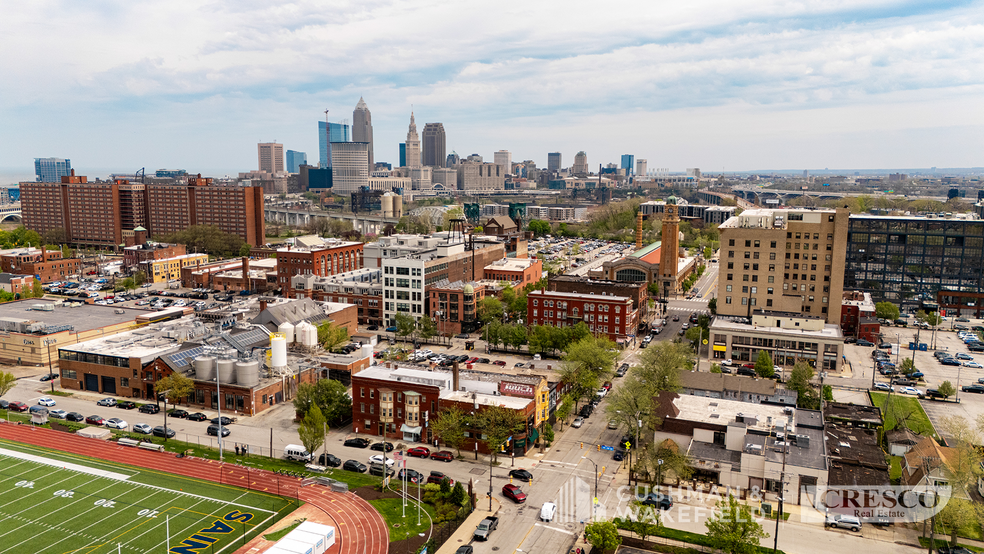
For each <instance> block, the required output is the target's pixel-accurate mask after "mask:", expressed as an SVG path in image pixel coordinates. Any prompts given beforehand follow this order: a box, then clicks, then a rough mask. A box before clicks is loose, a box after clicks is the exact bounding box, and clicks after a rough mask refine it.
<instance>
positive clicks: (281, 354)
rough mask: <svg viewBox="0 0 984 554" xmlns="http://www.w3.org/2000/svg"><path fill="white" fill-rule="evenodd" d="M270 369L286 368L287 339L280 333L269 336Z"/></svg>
mask: <svg viewBox="0 0 984 554" xmlns="http://www.w3.org/2000/svg"><path fill="white" fill-rule="evenodd" d="M270 367H287V338H286V337H284V336H283V335H282V334H280V333H271V334H270Z"/></svg>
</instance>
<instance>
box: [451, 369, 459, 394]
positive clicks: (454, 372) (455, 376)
mask: <svg viewBox="0 0 984 554" xmlns="http://www.w3.org/2000/svg"><path fill="white" fill-rule="evenodd" d="M453 368H454V369H453V370H452V371H451V376H452V377H451V386H452V387H454V390H458V381H459V375H458V362H455V363H454V366H453Z"/></svg>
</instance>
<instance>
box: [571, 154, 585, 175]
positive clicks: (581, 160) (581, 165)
mask: <svg viewBox="0 0 984 554" xmlns="http://www.w3.org/2000/svg"><path fill="white" fill-rule="evenodd" d="M571 172H572V173H574V175H587V174H588V155H587V154H586V153H585V152H584V150H581V151H580V152H578V153H577V154H575V155H574V165H573V166H572V167H571Z"/></svg>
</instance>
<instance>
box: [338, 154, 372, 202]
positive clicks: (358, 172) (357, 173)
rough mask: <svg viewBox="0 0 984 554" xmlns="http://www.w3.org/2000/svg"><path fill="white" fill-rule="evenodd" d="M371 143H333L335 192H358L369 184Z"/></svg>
mask: <svg viewBox="0 0 984 554" xmlns="http://www.w3.org/2000/svg"><path fill="white" fill-rule="evenodd" d="M368 156H369V145H368V144H366V143H364V142H334V143H332V145H331V180H332V183H333V185H332V192H333V193H336V194H338V193H350V192H357V191H358V190H360V189H361V187H366V186H369V164H368V163H366V158H367V157H368Z"/></svg>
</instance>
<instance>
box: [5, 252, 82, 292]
mask: <svg viewBox="0 0 984 554" xmlns="http://www.w3.org/2000/svg"><path fill="white" fill-rule="evenodd" d="M81 264H82V261H81V260H79V259H78V258H62V253H61V250H51V251H48V250H47V249H45V247H44V246H42V247H41V249H40V250H39V249H37V248H15V249H13V250H5V251H4V252H3V253H0V269H3V271H5V272H7V273H17V274H20V275H25V274H27V275H35V276H36V277H37V278H38V279H40V281H41V282H42V283H50V282H52V281H61V280H64V279H68V278H69V277H70V276H72V275H77V274H78V273H79V267H80V266H81Z"/></svg>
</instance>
